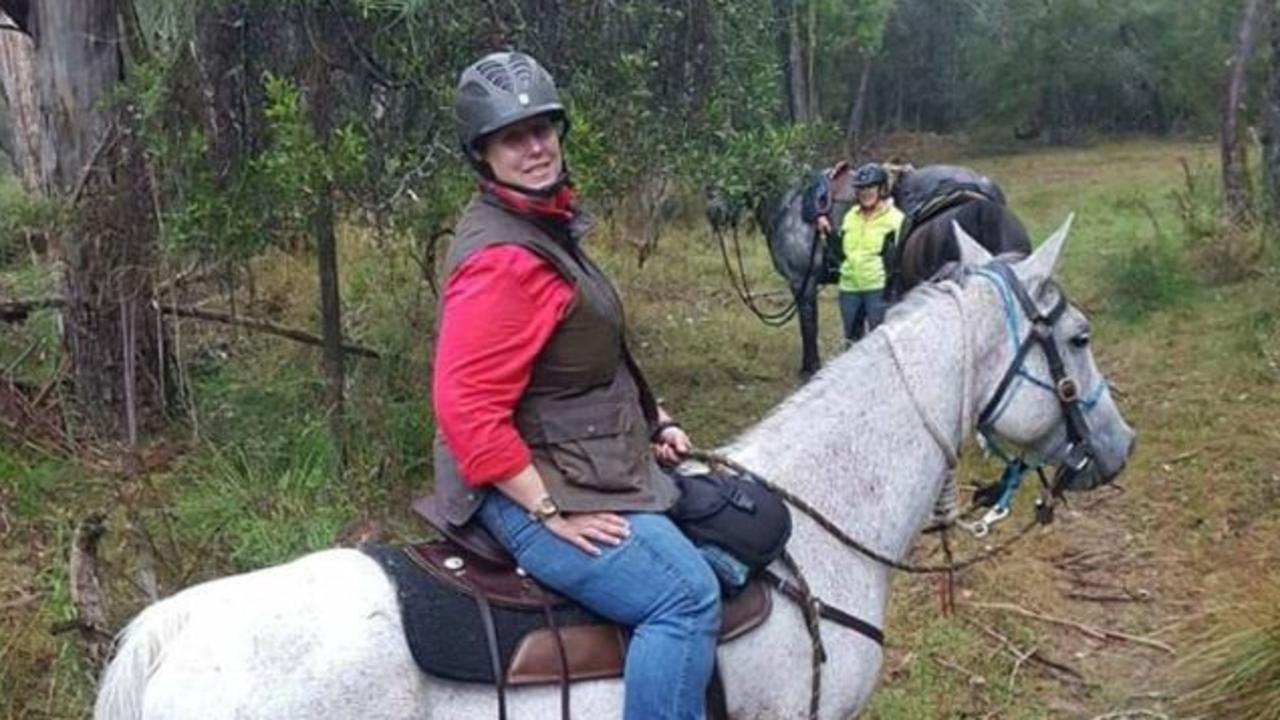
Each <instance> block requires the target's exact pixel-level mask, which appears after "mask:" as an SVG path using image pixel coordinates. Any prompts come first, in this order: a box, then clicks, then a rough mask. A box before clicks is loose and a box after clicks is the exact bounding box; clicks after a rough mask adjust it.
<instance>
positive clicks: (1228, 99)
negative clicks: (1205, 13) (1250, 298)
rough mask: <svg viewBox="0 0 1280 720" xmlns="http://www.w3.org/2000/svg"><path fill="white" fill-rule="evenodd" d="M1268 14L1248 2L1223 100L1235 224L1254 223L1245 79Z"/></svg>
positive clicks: (1226, 179)
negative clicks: (1242, 112)
mask: <svg viewBox="0 0 1280 720" xmlns="http://www.w3.org/2000/svg"><path fill="white" fill-rule="evenodd" d="M1264 12H1266V11H1265V9H1264V3H1263V2H1262V1H1261V0H1245V5H1244V18H1243V20H1241V22H1240V32H1239V35H1238V36H1237V39H1236V49H1235V52H1234V53H1233V54H1232V56H1231V62H1230V63H1228V65H1227V75H1226V93H1225V94H1224V95H1223V98H1222V198H1223V202H1224V204H1225V206H1226V207H1225V209H1226V213H1227V220H1228V221H1229V222H1231V223H1232V224H1234V225H1246V224H1249V223H1251V222H1252V221H1253V219H1254V215H1253V202H1252V197H1251V193H1250V189H1249V164H1248V146H1247V145H1246V142H1245V139H1244V137H1243V135H1244V133H1243V132H1242V130H1243V128H1242V127H1241V123H1240V109H1241V106H1242V105H1243V104H1244V102H1245V91H1246V88H1245V79H1246V78H1245V76H1246V72H1247V70H1248V67H1249V59H1250V58H1252V57H1253V48H1254V45H1255V44H1256V40H1257V34H1258V33H1257V26H1258V24H1259V21H1260V20H1261V18H1260V17H1259V15H1260V14H1261V13H1264Z"/></svg>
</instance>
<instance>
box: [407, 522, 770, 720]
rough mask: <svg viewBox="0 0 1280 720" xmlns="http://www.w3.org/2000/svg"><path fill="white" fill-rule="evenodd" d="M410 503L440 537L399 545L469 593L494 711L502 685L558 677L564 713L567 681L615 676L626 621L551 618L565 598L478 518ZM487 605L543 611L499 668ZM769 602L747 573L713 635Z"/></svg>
mask: <svg viewBox="0 0 1280 720" xmlns="http://www.w3.org/2000/svg"><path fill="white" fill-rule="evenodd" d="M413 509H414V511H415V512H417V513H418V514H419V515H420V516H421V517H422V518H423V519H424V520H426V522H427V523H428V524H430V525H431V526H432V527H433V528H435V529H436V530H438V531H440V533H441V534H442V535H444V536H445V539H444V540H441V541H437V542H430V543H423V544H418V545H413V546H411V547H409V548H406V549H405V550H406V553H407V554H408V556H409V558H410V559H411V560H412V561H413V563H414V564H415V565H417V566H418V567H419V568H421V569H422V570H423V571H425V572H426V573H428V574H429V575H431V576H432V577H433V578H435V579H437V580H439V581H441V582H442V583H445V584H447V585H449V586H450V587H452V588H454V589H455V590H456V591H458V592H460V593H462V594H464V595H467V596H469V597H471V598H473V599H474V600H475V601H476V605H477V608H478V611H479V613H480V615H481V620H482V623H483V625H484V627H485V634H486V635H487V638H486V639H487V642H488V644H489V652H490V655H491V657H492V658H493V671H494V672H493V676H494V677H495V678H497V682H496V683H495V685H496V686H497V689H498V703H499V716H500V717H505V705H506V702H505V698H504V695H503V690H504V688H505V687H506V686H509V685H532V684H543V683H560V684H561V687H562V692H561V698H562V699H561V703H562V712H563V715H564V717H566V718H567V717H568V685H569V683H571V682H574V681H577V680H595V679H601V678H611V677H621V676H622V671H623V664H624V658H625V656H626V643H627V638H628V632H629V630H628V629H627V628H623V627H621V626H619V625H615V624H611V623H608V622H607V621H603V620H602V621H600V622H598V623H589V624H574V625H557V624H556V622H555V620H554V617H555V613H554V612H553V610H555V609H556V608H558V607H567V606H571V605H572V603H571V602H570V601H569V600H567V599H565V598H563V597H561V596H559V595H557V594H555V593H554V592H552V591H550V590H547V589H546V588H544V587H542V586H541V585H539V584H538V583H537V582H536V581H535V580H534V579H533V578H531V577H529V576H528V575H527V574H525V572H524V571H523V570H521V569H520V568H518V567H516V566H515V564H514V563H513V562H512V559H511V558H510V556H509V555H508V554H507V553H506V550H505V549H504V548H503V547H502V546H501V545H499V544H498V542H497V541H496V540H494V539H493V537H492V536H490V535H489V533H488V532H487V531H486V530H484V528H483V527H482V526H480V525H479V524H478V523H469V524H468V525H467V526H465V527H458V526H456V525H452V524H450V523H449V522H447V521H446V520H445V519H444V517H443V515H442V514H441V513H440V512H439V508H438V506H437V505H436V504H435V502H434V499H433V498H431V497H426V498H420V499H419V500H417V501H415V502H414V504H413ZM495 607H497V608H505V609H518V610H529V611H535V612H541V613H542V614H543V616H544V617H545V619H546V622H545V625H544V626H543V627H540V628H537V629H534V630H531V631H529V632H527V633H525V634H524V635H523V636H522V637H521V639H520V640H519V642H518V643H517V644H516V647H515V650H514V652H512V653H511V654H510V659H509V662H508V663H507V664H506V667H505V668H503V667H501V665H502V663H501V661H500V660H499V649H498V644H497V641H496V638H495V634H496V633H495V632H494V629H493V628H494V621H493V614H494V613H493V609H494V608H495ZM771 610H772V595H771V593H770V591H769V587H768V585H767V584H766V583H765V582H764V581H763V580H759V579H756V580H752V581H751V582H750V583H749V584H748V585H747V587H746V588H745V589H743V590H742V591H741V592H740V593H738V594H737V595H736V596H734V597H733V598H732V599H729V600H727V601H726V602H725V603H724V606H723V608H722V610H721V628H720V642H727V641H729V640H732V639H734V638H737V637H740V636H742V635H745V634H746V633H748V632H750V631H751V630H754V629H755V628H756V627H759V626H760V625H761V624H762V623H763V622H764V621H765V620H766V619H767V618H768V617H769V613H770V611H771Z"/></svg>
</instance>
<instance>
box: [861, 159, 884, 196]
mask: <svg viewBox="0 0 1280 720" xmlns="http://www.w3.org/2000/svg"><path fill="white" fill-rule="evenodd" d="M871 185H877V186H879V187H880V188H881V189H882V190H883V189H884V188H885V187H887V186H888V185H889V173H887V172H885V171H884V168H882V167H880V166H879V165H877V164H876V163H867V164H866V165H863V166H862V167H860V168H858V169H857V171H856V172H854V173H853V186H854V187H856V188H864V187H869V186H871Z"/></svg>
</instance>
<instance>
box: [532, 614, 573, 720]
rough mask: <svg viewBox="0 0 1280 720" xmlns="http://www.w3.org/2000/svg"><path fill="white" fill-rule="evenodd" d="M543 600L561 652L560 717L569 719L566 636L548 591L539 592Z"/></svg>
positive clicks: (557, 649) (548, 624)
mask: <svg viewBox="0 0 1280 720" xmlns="http://www.w3.org/2000/svg"><path fill="white" fill-rule="evenodd" d="M538 594H539V596H540V597H541V600H542V616H543V617H544V618H546V620H547V629H549V630H551V635H552V637H554V638H555V640H556V652H558V653H559V654H560V717H561V718H562V720H569V653H568V651H567V650H565V647H564V636H563V635H561V634H560V626H559V625H557V624H556V616H555V613H553V612H551V603H550V601H548V600H547V595H546V593H542V592H539V593H538Z"/></svg>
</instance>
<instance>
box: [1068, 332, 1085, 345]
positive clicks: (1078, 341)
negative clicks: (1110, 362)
mask: <svg viewBox="0 0 1280 720" xmlns="http://www.w3.org/2000/svg"><path fill="white" fill-rule="evenodd" d="M1071 344H1072V345H1074V346H1076V347H1078V348H1083V347H1089V333H1087V332H1082V333H1080V334H1079V335H1076V336H1075V337H1073V338H1071Z"/></svg>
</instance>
